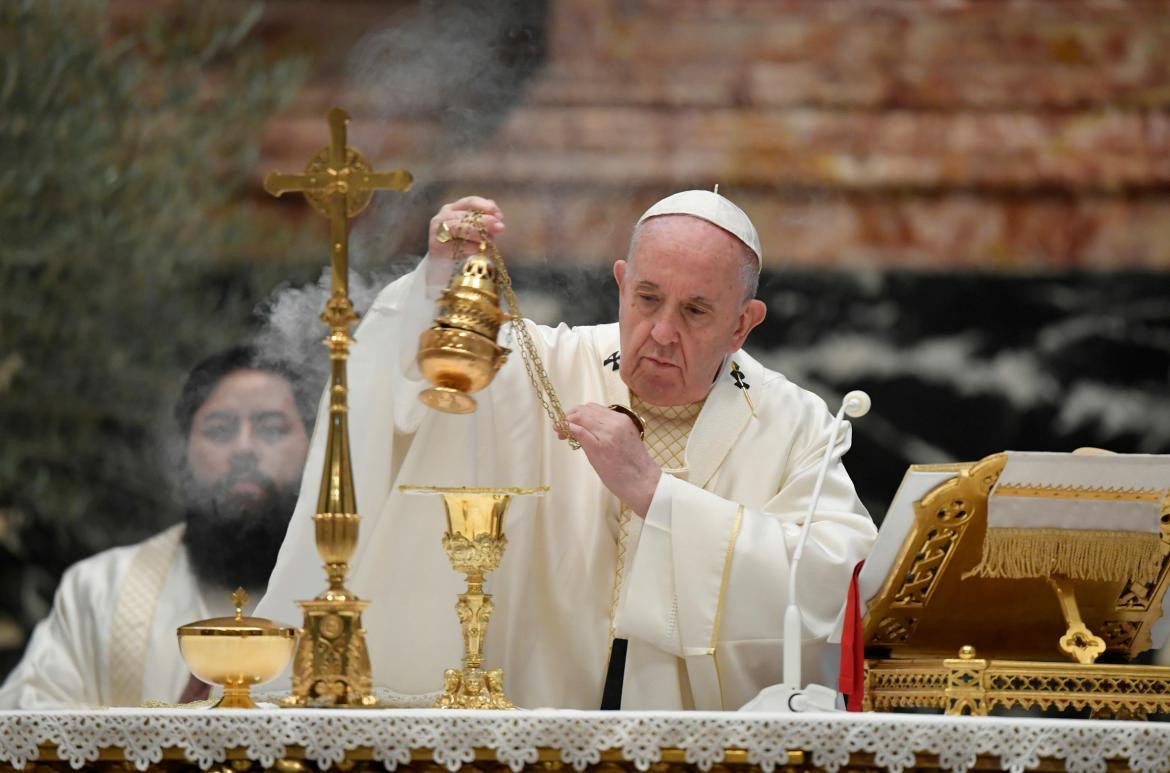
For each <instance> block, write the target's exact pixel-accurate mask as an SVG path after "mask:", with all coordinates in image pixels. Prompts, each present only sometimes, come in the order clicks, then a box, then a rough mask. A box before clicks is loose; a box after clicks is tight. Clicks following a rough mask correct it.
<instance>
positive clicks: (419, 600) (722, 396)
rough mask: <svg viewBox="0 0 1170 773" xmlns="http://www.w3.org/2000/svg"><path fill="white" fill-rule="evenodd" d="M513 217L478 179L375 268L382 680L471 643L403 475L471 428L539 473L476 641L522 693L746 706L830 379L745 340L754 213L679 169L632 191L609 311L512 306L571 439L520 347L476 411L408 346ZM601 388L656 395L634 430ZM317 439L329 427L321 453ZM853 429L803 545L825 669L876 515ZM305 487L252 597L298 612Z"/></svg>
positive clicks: (362, 447)
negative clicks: (424, 252) (849, 454)
mask: <svg viewBox="0 0 1170 773" xmlns="http://www.w3.org/2000/svg"><path fill="white" fill-rule="evenodd" d="M473 212H479V213H481V214H480V215H478V216H474V217H473V216H472V213H473ZM475 221H478V222H475ZM504 231H505V225H504V219H503V213H502V212H501V211H500V209H499V207H497V206H496V204H495V203H494V202H492V201H490V200H488V199H483V198H478V197H467V198H464V199H460V200H459V201H456V202H453V203H451V204H447V205H445V206H444V207H443V208H442V209H441V210H440V211H439V213H438V214H437V215H436V216H435V217H434V218H433V219H432V221H431V226H430V244H429V247H430V250H429V254H428V256H427V257H426V258H425V259H424V260H423V262H422V263H421V264H420V265H419V267H418V268H417V269H416V270H415V271H414V272H412V273H411V274H408V275H407V276H404V277H402V278H401V279H399V280H397V281H396V282H394V283H393V284H391V285H389V286H388V287H387V288H386V289H384V290H383V291H382V293H381V294H380V295H379V296H378V299H377V300H376V301H375V303H374V305H373V307H372V308H371V310H370V312H369V314H368V315H367V317H366V319H365V321H364V322H363V323H362V325H361V326H360V328H359V329H358V331H357V333H356V336H355V337H356V338H357V342H358V343H357V345H356V346H355V348H354V350H353V355H352V358H351V360H350V384H351V394H350V412H351V427H352V440H351V442H352V451H353V460H354V479H355V485H356V487H357V499H358V508H359V511H360V512H361V513H362V514H363V516H364V521H363V525H362V538H361V541H360V544H359V546H358V549H357V552H356V554H355V556H354V558H353V560H352V564H351V565H352V567H353V569H352V573H351V587H352V588H353V590H354V591H355V592H357V593H358V594H359V595H361V596H363V597H366V598H368V599H370V600H371V601H372V604H371V606H370V608H369V610H368V611H367V612H366V613H365V616H364V622H365V625H366V628H367V629H368V632H369V636H368V641H369V645H370V652H371V658H372V663H373V672H374V680H375V684H376V685H379V686H382V687H386V688H389V689H391V690H394V691H398V692H402V693H422V692H428V691H434V690H437V689H440V688H441V683H440V682H441V675H442V672H443V669H444V668H446V667H447V666H448V665H449V664H451V663H453V662H456V660H457V659H458V658H459V656H460V653H461V651H462V647H461V641H460V632H459V630H458V627H457V626H456V625H454V623H453V622H452V621H451V620H450V604H451V599H452V598H454V596H455V594H456V593H458V592H459V589H460V587H459V580H458V578H457V577H456V575H455V573H453V572H452V571H451V570H450V568H449V566H448V565H447V561H446V557H445V556H444V555H443V552H442V550H441V548H440V546H439V541H440V537H441V535H442V532H443V529H444V525H443V518H442V515H441V509H440V507H439V505H438V503H437V502H434V501H427V500H425V499H422V498H417V497H409V496H404V495H403V494H402V493H401V492H399V491H398V488H397V487H398V486H399V485H400V484H428V485H465V484H468V483H470V482H475V481H480V482H484V481H482V480H481V477H482V476H479V477H477V471H476V470H475V469H470V467H469V465H470V462H469V461H468V460H469V458H470V455H469V454H467V453H466V452H465V451H464V450H463V449H464V448H465V447H466V446H468V445H473V444H474V445H475V446H476V447H475V448H474V451H475V452H476V456H475V458H476V459H478V464H479V465H480V466H483V467H485V468H486V469H492V470H494V471H495V474H496V475H498V476H499V478H500V479H499V480H493V481H490V482H486V483H490V484H491V485H505V486H531V485H539V484H547V485H548V486H549V487H550V491H549V493H548V495H547V496H545V497H543V498H533V499H531V500H529V501H523V500H518V501H515V502H514V503H513V506H512V510H511V511H510V513H509V523H508V524H507V528H506V530H507V537H508V542H509V547H508V552H507V554H506V555H505V557H504V560H503V562H502V563H501V565H500V567H499V569H497V570H496V571H495V573H494V574H493V575H492V576H491V578H490V585H491V587H490V591H491V592H492V593H493V594H494V600H495V605H496V606H495V612H494V614H493V617H492V625H491V627H490V629H489V631H488V640H487V644H486V657H487V666H488V667H497V666H502V667H503V668H504V669H505V671H506V679H507V690H508V694H509V696H510V697H511V698H512V699H513V700H514V701H515V702H516V703H517V704H518V705H524V706H561V707H575V708H597V707H598V706H601V705H605V706H607V707H614V708H616V707H618V706H619V705H620V707H622V708H660V709H679V708H700V709H719V708H726V709H734V708H738V707H739V706H740V705H742V704H743V703H745V702H746V701H747V700H749V699H750V698H752V697H753V696H754V695H755V694H756V692H757V691H758V690H760V689H761V688H762V687H764V686H766V685H769V684H772V683H775V682H777V681H779V678H780V670H781V653H782V646H783V642H782V620H783V607H784V600H785V597H786V588H787V573H788V556H789V554H790V551H791V549H792V547H793V546H794V544H795V542H796V540H797V538H798V535H799V531H800V523H801V521H802V520H803V518H804V514H805V511H806V509H807V506H808V499H809V497H810V495H811V493H812V488H813V484H814V481H815V477H816V472H817V464H818V462H819V460H820V458H821V456H822V455H823V453H824V452H825V450H826V447H827V440H828V430H829V425H830V423H831V416H830V414H829V412H828V411H827V409H826V408H825V405H824V403H823V402H822V401H821V400H820V399H819V398H817V397H816V396H814V395H812V394H811V393H809V392H807V391H805V390H803V389H801V388H800V387H797V386H796V385H794V384H792V383H791V382H789V381H788V380H787V379H785V378H784V376H782V375H781V374H779V373H776V372H774V371H770V370H768V369H766V368H765V367H763V366H762V365H761V364H760V363H758V362H757V361H756V360H755V359H753V358H752V357H751V356H749V355H748V354H747V353H746V352H744V351H743V350H742V349H741V348H740V347H741V346H742V344H743V342H744V340H745V339H746V337H747V335H748V333H749V332H750V331H751V330H752V328H754V327H755V326H756V325H758V324H759V323H760V321H761V320H762V319H763V318H764V314H765V307H764V304H763V303H762V302H760V301H759V300H756V299H755V297H754V296H755V291H756V284H757V281H758V277H759V270H760V245H759V239H758V236H757V234H756V230H755V228H754V226H753V225H752V223H751V221H750V220H749V219H748V217H747V216H746V215H745V214H744V213H743V212H742V211H741V210H740V209H739V208H738V207H736V206H735V205H734V204H733V203H731V202H730V201H729V200H728V199H726V198H724V197H723V196H720V195H718V194H716V193H711V192H708V191H686V192H683V193H678V194H675V195H673V196H670V197H668V198H666V199H663V200H662V201H660V202H658V203H657V204H655V205H654V206H652V207H651V208H650V209H649V210H647V211H646V213H645V214H643V215H642V217H641V218H640V219H639V221H638V223H637V224H636V226H635V229H634V234H633V238H632V239H631V243H630V252H629V255H628V256H627V258H626V259H625V260H618V261H617V262H616V263H615V264H614V278H615V279H616V281H617V286H618V294H619V301H620V312H619V319H618V322H617V323H616V324H609V325H600V326H589V327H576V328H569V327H567V326H565V325H561V326H559V327H556V328H550V327H544V326H540V325H536V324H534V323H532V322H529V321H524V322H523V324H525V325H527V326H528V328H529V330H530V332H531V334H532V336H533V338H534V339H535V342H536V346H537V349H538V351H539V354H540V356H541V358H542V359H543V361H544V363H545V366H546V368H547V370H548V374H549V377H550V379H551V381H552V383H553V385H554V387H555V389H556V390H557V392H558V394H559V396H560V401H561V403H562V404H563V405H566V406H572V407H571V408H570V409H569V410H568V411H567V418H568V420H569V424H570V429H571V431H572V432H573V434H574V435H575V437H576V438H577V440H578V441H579V442H580V444H581V447H582V449H583V451H584V453H581V452H575V451H573V450H572V449H571V448H570V447H569V445H568V444H566V443H564V442H561V441H560V440H558V438H557V436H556V434H555V433H554V431H553V430H552V427H551V424H550V423H549V421H548V420H547V418H546V417H545V415H544V413H543V410H542V408H541V406H540V404H539V402H538V400H537V397H536V395H535V392H534V390H533V387H532V385H531V384H530V383H529V380H528V377H527V374H526V373H525V370H524V366H523V363H522V362H518V361H517V360H519V357H516V356H513V357H512V358H510V359H509V361H508V363H507V364H505V365H504V367H503V368H502V369H501V371H500V373H499V374H498V375H497V377H496V378H495V380H494V381H493V383H492V384H491V385H490V386H489V387H487V388H486V389H485V390H484V391H483V392H481V393H479V394H477V396H476V397H477V401H478V403H479V409H478V410H477V411H476V412H475V413H473V414H470V415H466V416H458V415H450V414H443V413H438V412H435V411H431V410H429V409H427V408H425V407H424V406H423V405H422V404H421V403H420V402H419V401H418V399H417V395H418V393H419V392H420V391H422V390H423V389H424V388H426V387H427V386H428V385H427V383H426V382H425V381H423V380H422V378H421V376H420V374H419V372H418V369H417V367H416V365H415V364H414V357H415V354H416V351H417V342H418V336H419V334H420V333H421V332H422V331H423V330H424V329H425V328H426V327H428V326H429V325H430V324H431V322H432V319H433V316H434V310H435V307H434V301H435V299H436V298H437V297H438V295H439V293H440V292H441V290H442V288H443V287H444V285H445V284H446V281H447V279H448V277H449V276H450V274H451V272H452V271H453V270H454V268H455V266H454V261H453V258H454V256H455V255H456V254H457V253H458V254H463V255H466V254H469V253H471V252H473V251H474V250H475V248H476V247H477V246H478V243H479V241H480V240H481V239H482V238H483V235H484V234H485V233H486V234H487V235H488V236H489V237H491V238H494V237H498V236H499V235H501V234H502V233H503V232H504ZM506 338H507V333H506V332H505V333H504V334H503V335H502V339H506ZM610 404H620V405H623V406H629V407H630V408H631V409H632V410H633V411H634V412H636V413H637V414H638V415H639V416H640V417H641V418H642V420H643V421H644V423H645V437H644V439H642V438H640V437H639V433H638V431H637V429H636V428H635V426H634V424H633V423H632V422H631V421H630V420H629V419H628V418H627V417H626V416H624V415H622V414H621V413H618V412H615V411H611V410H609V409H608V408H606V407H605V406H608V405H610ZM318 426H319V427H320V426H322V422H318ZM324 440H325V438H324V435H323V434H322V433H320V432H318V433H317V434H316V435H315V436H314V440H313V443H312V446H311V450H310V455H309V461H308V469H316V468H317V467H319V466H320V464H321V460H322V457H323V446H324ZM848 445H849V440H848V433H847V432H846V433H845V439H844V440H843V441H840V442H839V443H838V446H837V448H836V449H835V450H834V452H833V456H834V459H833V463H832V465H831V466H830V469H829V473H828V475H827V477H826V482H825V486H824V491H823V495H822V498H821V501H820V507H819V509H818V512H817V515H816V520H815V522H814V524H813V526H812V534H811V539H810V542H809V544H808V546H807V547H806V553H805V557H804V560H803V563H802V564H801V568H800V575H801V577H800V579H801V583H802V584H801V587H800V590H799V601H800V603H801V606H802V609H803V611H804V618H805V621H806V625H807V628H808V630H806V631H805V637H806V640H808V641H806V647H805V650H804V652H805V660H806V663H805V673H806V674H808V675H809V676H810V678H812V679H813V680H818V679H823V678H824V676H823V671H822V668H821V662H820V661H821V659H822V658H821V655H823V654H824V647H823V646H815V645H817V644H820V645H823V644H824V642H825V639H826V637H827V636H828V634H829V632H830V629H831V628H832V625H833V622H834V619H835V617H836V614H837V612H838V610H839V608H840V606H841V604H842V601H843V599H844V595H845V589H846V587H847V584H848V581H849V577H850V573H851V571H852V569H853V566H854V565H855V564H856V562H857V561H859V560H860V559H861V558H863V557H864V556H865V554H866V552H867V551H868V550H869V548H870V546H871V545H872V542H873V539H874V535H875V529H874V526H873V523H872V521H871V520H870V518H869V516H868V515H867V514H866V512H865V510H864V508H863V507H862V505H861V503H860V501H859V500H858V499H857V496H856V493H855V491H854V488H853V485H852V483H851V482H850V480H849V478H848V476H847V474H846V473H845V469H844V467H843V466H842V465H841V463H840V457H841V455H842V454H844V452H845V450H846V449H847V448H848ZM489 460H490V461H489ZM315 500H316V490H315V486H314V484H313V482H312V481H309V482H307V483H306V486H305V487H304V488H303V489H302V493H301V498H300V500H299V502H298V506H297V511H296V514H295V515H294V519H293V522H292V525H291V526H290V529H289V535H288V537H287V538H286V541H285V544H284V546H283V548H282V550H281V554H280V557H279V559H278V561H277V566H276V569H275V571H274V573H273V576H272V578H271V581H270V584H269V594H268V596H266V597H265V599H264V600H263V601H262V602H261V604H260V607H259V610H258V614H263V615H266V616H271V617H275V618H277V619H287V620H295V619H298V617H299V615H298V612H297V609H296V607H295V605H294V604H293V600H294V599H301V598H311V597H312V596H314V595H315V594H316V593H317V592H318V591H319V590H320V588H319V586H320V577H319V576H318V574H317V572H315V571H306V570H307V569H309V568H310V567H316V566H317V564H318V559H317V556H316V550H315V547H314V543H313V531H312V525H311V524H312V521H311V516H312V513H313V510H314V507H315ZM807 645H813V646H807ZM607 675H608V680H607Z"/></svg>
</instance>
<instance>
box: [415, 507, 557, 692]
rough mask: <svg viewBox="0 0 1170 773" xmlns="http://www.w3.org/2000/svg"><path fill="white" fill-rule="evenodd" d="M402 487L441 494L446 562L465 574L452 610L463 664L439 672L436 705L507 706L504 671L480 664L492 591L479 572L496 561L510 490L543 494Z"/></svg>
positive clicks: (502, 543) (483, 572) (500, 551)
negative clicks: (463, 589)
mask: <svg viewBox="0 0 1170 773" xmlns="http://www.w3.org/2000/svg"><path fill="white" fill-rule="evenodd" d="M400 489H401V490H402V491H404V492H406V493H411V494H413V493H418V494H440V495H442V497H443V505H444V507H445V508H446V512H447V533H446V534H444V535H443V549H444V550H445V551H446V552H447V558H448V559H450V561H451V566H452V567H454V568H455V571H457V572H463V573H464V574H465V575H467V591H466V592H465V593H461V594H459V600H458V601H457V602H456V604H455V612H456V613H457V614H458V615H459V624H460V625H461V626H462V628H463V668H462V669H461V670H457V669H454V668H448V669H447V670H446V671H444V672H443V694H442V695H441V696H439V699H438V700H437V701H435V708H440V709H511V708H515V706H513V705H512V702H511V701H510V700H508V698H507V696H506V695H505V694H504V671H503V669H500V668H494V669H492V670H490V671H484V670H483V644H484V639H485V638H486V636H487V625H488V619H489V618H490V617H491V615H492V597H491V595H490V594H487V593H484V592H483V583H484V577H485V576H486V575H487V573H488V572H490V571H492V570H493V569H495V568H496V567H497V566H499V565H500V559H501V558H502V557H503V555H504V548H505V547H506V546H507V544H508V540H507V538H506V537H505V536H504V514H505V513H506V512H507V510H508V505H509V503H510V502H511V501H512V497H513V496H514V495H518V494H519V495H524V494H536V495H542V494H544V493H545V492H546V491H548V487H547V486H541V487H539V488H465V487H456V488H438V487H429V486H401V487H400Z"/></svg>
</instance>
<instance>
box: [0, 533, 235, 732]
mask: <svg viewBox="0 0 1170 773" xmlns="http://www.w3.org/2000/svg"><path fill="white" fill-rule="evenodd" d="M182 536H183V526H182V525H181V524H180V525H178V526H173V527H171V528H170V529H167V530H166V531H164V532H161V533H160V534H157V535H155V536H154V537H151V538H150V539H148V540H145V541H144V542H141V543H139V544H137V545H130V546H127V547H119V548H113V549H110V550H106V551H103V552H101V553H98V554H97V555H94V556H91V557H89V558H87V559H85V560H83V561H80V562H78V563H76V564H74V565H73V566H71V567H70V568H69V569H68V570H67V571H66V572H65V575H64V576H63V577H62V578H61V584H60V586H59V587H58V588H57V593H56V595H55V597H54V599H53V608H52V610H51V611H50V612H49V615H48V617H46V618H45V619H44V620H42V621H41V622H40V623H39V624H38V625H37V627H36V628H35V629H34V630H33V634H32V637H31V638H30V639H29V643H28V647H27V648H26V649H25V652H24V657H23V658H22V659H21V661H20V663H19V664H17V666H16V668H14V669H13V670H12V673H10V674H9V675H8V679H7V680H6V681H5V682H4V686H3V688H0V708H4V709H15V708H20V709H67V708H84V707H101V706H137V705H140V704H142V703H143V702H145V701H149V700H156V701H163V702H168V703H171V702H175V701H177V700H178V698H179V696H180V695H181V694H182V692H183V688H184V687H185V686H186V685H187V682H188V680H189V679H190V677H191V674H190V672H189V671H188V670H187V665H186V663H184V662H183V658H182V656H181V655H180V654H179V645H178V640H177V638H176V635H175V630H176V629H177V628H178V627H179V626H181V625H184V624H186V623H190V622H194V621H195V620H202V619H206V618H208V617H214V616H219V615H225V614H228V613H229V612H230V611H231V609H232V603H231V600H230V598H229V597H228V594H229V593H230V591H228V590H227V589H225V588H219V587H211V586H207V585H205V584H203V583H201V582H199V580H198V579H197V578H196V577H195V575H194V573H193V572H192V571H191V566H190V563H189V562H188V560H187V552H186V550H184V549H183V546H182V544H181V543H182Z"/></svg>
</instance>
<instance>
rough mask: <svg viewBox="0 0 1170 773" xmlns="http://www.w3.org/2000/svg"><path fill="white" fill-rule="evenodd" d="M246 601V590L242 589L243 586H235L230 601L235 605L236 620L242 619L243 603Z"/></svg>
mask: <svg viewBox="0 0 1170 773" xmlns="http://www.w3.org/2000/svg"><path fill="white" fill-rule="evenodd" d="M248 601H249V599H248V592H247V591H245V590H244V586H243V585H241V586H239V587H237V588H236V592H235V593H233V594H232V603H233V604H235V605H236V619H237V620H242V619H243V617H244V605H245V604H247V603H248Z"/></svg>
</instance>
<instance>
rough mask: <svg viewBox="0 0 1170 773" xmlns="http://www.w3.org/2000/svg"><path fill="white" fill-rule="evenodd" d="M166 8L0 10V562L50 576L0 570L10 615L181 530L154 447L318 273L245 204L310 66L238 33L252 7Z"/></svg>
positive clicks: (293, 243)
mask: <svg viewBox="0 0 1170 773" xmlns="http://www.w3.org/2000/svg"><path fill="white" fill-rule="evenodd" d="M161 8H162V9H165V10H155V11H154V12H153V14H152V15H150V16H148V17H146V18H145V19H143V20H141V21H137V22H133V23H132V24H129V26H128V27H127V28H126V29H118V30H114V29H112V28H111V25H110V22H109V18H108V15H107V9H106V7H105V4H104V3H101V2H95V1H93V0H6V2H4V3H0V552H6V553H8V554H10V555H13V554H15V555H16V556H17V557H18V559H20V560H21V561H23V562H26V566H29V567H30V568H29V570H28V571H32V572H35V573H38V575H37V577H40V578H41V579H40V580H38V579H37V577H32V578H30V577H28V576H24V577H21V578H13V577H12V576H11V574H9V576H8V577H6V579H7V580H8V582H5V583H4V585H5V586H6V588H7V589H6V590H5V591H4V593H5V594H7V595H8V598H4V599H0V610H2V611H3V612H6V613H8V614H16V615H17V616H19V617H26V618H27V617H30V616H31V617H35V615H36V614H37V613H38V611H43V610H37V609H35V607H38V606H40V605H39V603H37V599H38V598H42V599H43V597H44V596H45V595H47V592H51V590H52V588H53V586H54V585H55V583H56V578H57V576H58V575H59V573H60V571H61V570H62V568H63V567H64V565H66V564H67V563H69V562H70V561H72V560H74V559H76V558H79V557H81V556H83V555H85V554H87V553H90V552H92V551H94V550H97V549H100V548H104V547H107V546H109V545H111V544H116V543H119V542H127V541H132V540H134V539H138V538H140V537H142V536H144V535H145V534H147V533H149V532H150V531H153V530H155V529H157V528H159V527H161V526H163V525H165V524H166V523H167V522H170V521H173V520H175V519H176V518H177V517H178V514H177V512H176V509H175V507H174V504H173V502H172V500H171V488H172V486H171V484H170V481H169V480H168V479H167V477H166V470H165V468H166V466H167V465H166V464H165V463H163V462H164V461H165V460H166V458H167V457H166V454H164V453H161V452H160V448H161V446H160V444H159V442H158V438H159V437H160V435H165V434H166V433H167V432H168V431H169V430H170V429H171V427H172V422H171V419H170V415H169V411H170V405H171V402H172V401H173V399H174V397H175V395H176V394H177V392H178V388H179V386H180V385H181V383H182V380H183V378H184V376H185V374H186V372H187V370H188V369H189V368H190V366H191V365H192V364H193V363H194V362H195V361H196V360H197V359H199V358H200V357H202V356H204V355H205V354H207V353H209V352H211V351H214V350H216V349H218V348H221V347H223V346H226V345H228V344H230V343H232V342H236V341H239V340H240V339H241V338H243V337H245V336H246V335H247V334H248V333H249V332H250V331H251V328H252V326H253V308H254V307H255V305H256V304H257V303H258V301H259V300H261V299H262V298H263V297H264V296H266V295H267V293H268V292H269V291H270V290H271V288H272V287H273V285H275V284H276V283H277V282H278V281H280V280H281V279H288V278H294V279H304V278H307V277H310V276H312V275H314V274H315V272H316V271H317V270H318V266H317V265H316V264H317V262H318V257H319V256H318V254H317V253H319V251H320V250H319V245H318V249H316V250H314V249H313V247H314V245H313V243H312V242H311V240H303V239H300V238H299V234H298V233H296V232H291V233H290V232H288V230H287V229H284V230H282V229H281V228H280V227H279V226H278V224H276V223H267V222H263V221H262V220H260V219H258V217H257V215H256V212H255V208H254V207H252V206H247V205H246V204H245V203H244V194H245V191H244V188H245V178H246V176H247V175H249V174H252V173H254V166H255V161H256V158H257V153H258V141H259V136H260V131H261V128H262V126H263V125H264V123H265V121H266V120H267V119H268V118H269V117H271V116H272V114H273V113H274V112H275V111H276V110H278V109H279V108H280V107H281V106H282V105H283V104H284V103H285V102H286V101H287V100H288V99H289V98H291V97H292V95H293V94H294V92H295V90H296V89H297V87H298V86H299V84H300V81H301V79H302V76H303V70H304V65H303V63H302V62H301V61H299V60H298V59H295V58H287V57H285V58H273V57H271V56H269V55H266V53H265V52H264V50H263V49H262V48H261V47H260V46H259V45H258V44H257V43H256V42H255V41H254V40H251V39H249V37H248V33H249V31H250V30H251V28H252V27H253V25H254V24H255V22H256V21H257V19H258V17H259V14H260V8H259V7H258V6H253V5H248V4H240V3H232V4H230V5H229V4H227V3H194V2H191V3H178V4H176V3H168V4H163V5H161ZM261 254H263V255H266V256H273V255H275V256H280V257H279V259H274V258H271V257H269V258H268V259H265V260H257V257H256V256H257V255H261ZM160 430H161V432H160ZM46 532H48V534H46ZM37 535H40V536H37ZM38 545H44V546H45V547H44V548H40V549H39V548H38ZM49 546H52V547H51V548H50V547H49ZM38 552H40V553H43V554H42V555H38ZM5 563H6V564H7V563H10V562H5ZM5 572H9V570H8V569H5ZM17 579H19V582H16V586H17V587H13V581H15V580H17ZM30 584H31V585H33V586H36V587H30ZM44 586H47V588H46V587H44ZM13 596H17V597H19V598H13ZM19 609H23V610H24V614H22V613H21V612H20V611H18V610H19Z"/></svg>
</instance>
